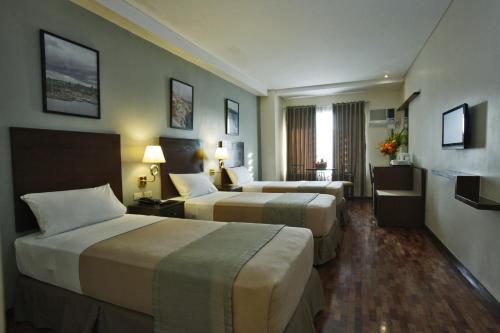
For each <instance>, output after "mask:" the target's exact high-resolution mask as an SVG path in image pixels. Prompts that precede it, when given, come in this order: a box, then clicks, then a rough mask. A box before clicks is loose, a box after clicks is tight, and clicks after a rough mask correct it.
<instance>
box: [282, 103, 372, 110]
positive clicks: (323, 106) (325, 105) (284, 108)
mask: <svg viewBox="0 0 500 333" xmlns="http://www.w3.org/2000/svg"><path fill="white" fill-rule="evenodd" d="M356 102H363V103H365V104H369V103H370V101H352V102H339V103H330V104H323V105H317V104H313V105H315V106H316V107H317V108H325V107H329V106H332V104H342V103H356ZM309 105H311V104H309ZM289 106H292V107H293V106H307V105H285V106H283V107H282V110H286V108H287V107H289Z"/></svg>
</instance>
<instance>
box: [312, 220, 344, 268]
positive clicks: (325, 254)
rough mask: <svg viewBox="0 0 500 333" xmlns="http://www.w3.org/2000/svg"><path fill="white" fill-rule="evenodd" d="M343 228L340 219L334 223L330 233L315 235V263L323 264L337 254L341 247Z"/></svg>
mask: <svg viewBox="0 0 500 333" xmlns="http://www.w3.org/2000/svg"><path fill="white" fill-rule="evenodd" d="M343 235H344V231H343V230H342V227H341V223H339V220H337V221H335V223H334V224H333V225H332V229H331V230H330V233H329V234H328V235H326V236H323V237H314V265H315V266H317V265H322V264H324V263H326V262H328V261H330V260H332V259H333V258H335V257H336V256H337V250H338V248H339V247H340V243H341V241H342V236H343Z"/></svg>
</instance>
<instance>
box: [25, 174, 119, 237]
mask: <svg viewBox="0 0 500 333" xmlns="http://www.w3.org/2000/svg"><path fill="white" fill-rule="evenodd" d="M21 199H22V200H24V201H25V202H26V203H27V204H28V206H29V207H30V208H31V211H32V212H33V214H34V215H35V217H36V220H37V221H38V225H39V226H40V230H41V231H42V234H41V235H40V236H39V237H40V238H45V237H49V236H52V235H57V234H60V233H62V232H65V231H68V230H73V229H77V228H80V227H83V226H86V225H90V224H94V223H98V222H102V221H106V220H111V219H113V218H116V217H120V216H123V215H124V214H125V212H126V211H127V208H126V207H125V206H124V205H123V204H122V203H121V202H120V201H119V200H118V199H117V198H116V197H115V194H114V193H113V190H112V189H111V186H109V184H106V185H103V186H99V187H94V188H86V189H81V190H70V191H57V192H45V193H30V194H25V195H23V196H21Z"/></svg>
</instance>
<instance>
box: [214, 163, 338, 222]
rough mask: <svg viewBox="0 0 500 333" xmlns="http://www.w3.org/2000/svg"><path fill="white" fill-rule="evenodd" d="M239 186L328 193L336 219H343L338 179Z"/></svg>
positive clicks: (276, 191)
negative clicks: (335, 209) (333, 204)
mask: <svg viewBox="0 0 500 333" xmlns="http://www.w3.org/2000/svg"><path fill="white" fill-rule="evenodd" d="M224 170H225V169H224ZM223 172H225V171H223ZM241 188H242V190H243V192H266V193H321V194H330V195H333V196H335V198H336V204H337V219H338V220H339V221H342V220H343V212H344V207H345V198H344V183H343V182H340V181H307V180H302V181H251V182H248V183H245V184H242V185H241Z"/></svg>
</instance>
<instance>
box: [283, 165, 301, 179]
mask: <svg viewBox="0 0 500 333" xmlns="http://www.w3.org/2000/svg"><path fill="white" fill-rule="evenodd" d="M304 177H305V168H304V164H290V165H288V166H287V177H286V178H287V180H293V181H296V180H303V179H304Z"/></svg>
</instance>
